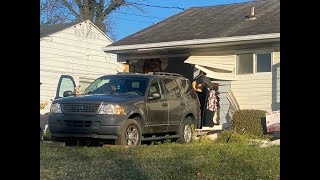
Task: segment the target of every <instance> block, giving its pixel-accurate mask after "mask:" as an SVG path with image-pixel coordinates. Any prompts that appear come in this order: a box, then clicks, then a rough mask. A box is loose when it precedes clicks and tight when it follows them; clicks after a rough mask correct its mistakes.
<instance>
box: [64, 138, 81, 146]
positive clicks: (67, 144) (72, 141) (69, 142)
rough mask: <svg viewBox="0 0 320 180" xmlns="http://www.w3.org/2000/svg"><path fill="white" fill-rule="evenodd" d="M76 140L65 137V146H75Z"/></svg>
mask: <svg viewBox="0 0 320 180" xmlns="http://www.w3.org/2000/svg"><path fill="white" fill-rule="evenodd" d="M77 142H78V140H77V139H73V138H71V139H67V140H66V146H76V145H77Z"/></svg>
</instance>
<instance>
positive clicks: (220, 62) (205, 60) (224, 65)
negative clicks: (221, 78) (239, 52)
mask: <svg viewBox="0 0 320 180" xmlns="http://www.w3.org/2000/svg"><path fill="white" fill-rule="evenodd" d="M234 59H235V55H226V56H190V57H189V58H188V59H187V60H186V61H185V63H189V64H197V65H200V66H205V67H211V68H216V69H222V70H227V71H231V72H232V71H233V70H234Z"/></svg>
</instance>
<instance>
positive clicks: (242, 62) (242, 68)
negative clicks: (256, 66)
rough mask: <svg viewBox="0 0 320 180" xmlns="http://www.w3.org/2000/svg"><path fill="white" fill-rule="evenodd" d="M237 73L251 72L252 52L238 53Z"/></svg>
mask: <svg viewBox="0 0 320 180" xmlns="http://www.w3.org/2000/svg"><path fill="white" fill-rule="evenodd" d="M237 74H253V55H252V54H241V55H238V59H237Z"/></svg>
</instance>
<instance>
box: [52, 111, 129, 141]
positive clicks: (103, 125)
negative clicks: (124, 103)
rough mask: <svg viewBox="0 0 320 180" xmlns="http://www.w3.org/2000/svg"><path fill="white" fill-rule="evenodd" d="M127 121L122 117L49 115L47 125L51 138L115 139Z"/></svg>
mask: <svg viewBox="0 0 320 180" xmlns="http://www.w3.org/2000/svg"><path fill="white" fill-rule="evenodd" d="M127 119H128V117H127V116H124V115H68V114H50V115H49V119H48V124H49V129H50V132H51V134H52V136H53V137H59V138H68V137H75V138H98V139H117V138H118V136H119V135H120V133H121V129H122V127H123V125H124V123H125V121H126V120H127Z"/></svg>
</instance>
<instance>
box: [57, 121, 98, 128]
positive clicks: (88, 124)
mask: <svg viewBox="0 0 320 180" xmlns="http://www.w3.org/2000/svg"><path fill="white" fill-rule="evenodd" d="M63 124H64V126H67V127H91V126H92V121H71V120H65V121H63Z"/></svg>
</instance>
